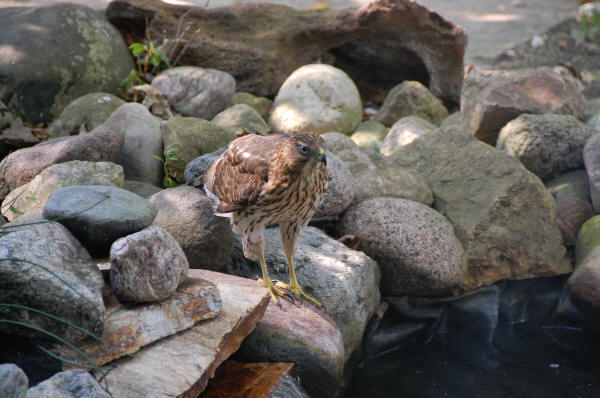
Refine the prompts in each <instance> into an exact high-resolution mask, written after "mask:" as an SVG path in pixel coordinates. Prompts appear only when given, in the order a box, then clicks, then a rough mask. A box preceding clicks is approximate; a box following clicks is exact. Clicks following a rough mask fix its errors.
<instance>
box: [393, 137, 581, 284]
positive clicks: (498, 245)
mask: <svg viewBox="0 0 600 398" xmlns="http://www.w3.org/2000/svg"><path fill="white" fill-rule="evenodd" d="M392 158H393V160H394V161H396V162H397V163H398V164H399V165H402V166H404V167H411V168H414V169H416V170H417V171H418V172H419V173H421V175H422V176H423V177H425V179H426V180H427V182H428V183H429V185H430V186H431V189H432V190H433V194H434V197H435V201H434V208H435V209H436V210H437V211H439V212H440V213H442V214H443V215H444V216H446V218H448V220H449V221H450V222H451V223H452V225H453V226H454V230H455V232H456V236H457V238H458V239H459V240H460V241H461V243H462V244H463V247H464V248H465V251H466V261H467V273H466V276H465V279H464V281H463V283H462V284H461V286H460V288H461V289H462V290H470V289H474V288H476V287H479V286H483V285H489V284H492V283H494V282H496V281H498V280H501V279H507V278H514V279H523V278H531V277H535V276H548V275H556V274H562V273H566V272H569V271H570V269H571V266H570V264H569V262H568V260H567V258H566V257H565V247H564V246H563V245H562V236H561V233H560V231H559V229H558V227H557V225H556V216H555V211H556V209H555V203H554V198H553V197H552V195H551V194H550V193H549V192H548V190H547V189H546V188H545V187H544V185H543V184H542V182H541V181H540V180H539V178H537V177H536V176H535V175H533V174H532V173H530V172H529V171H528V170H526V169H525V167H523V165H522V164H521V163H520V162H519V161H518V160H517V159H515V158H513V157H511V156H509V155H507V154H506V153H504V152H501V151H498V150H496V149H495V148H492V147H490V146H489V145H487V144H484V143H482V142H479V141H478V140H476V139H475V138H473V137H472V136H471V135H470V134H468V133H467V132H464V131H463V130H462V128H460V127H459V128H456V127H449V128H445V129H440V130H436V131H433V132H431V133H429V134H426V135H425V136H423V137H421V138H420V139H417V140H415V141H413V142H412V143H411V144H409V145H407V146H404V147H402V148H400V149H399V150H398V151H396V153H395V154H394V155H393V157H392Z"/></svg>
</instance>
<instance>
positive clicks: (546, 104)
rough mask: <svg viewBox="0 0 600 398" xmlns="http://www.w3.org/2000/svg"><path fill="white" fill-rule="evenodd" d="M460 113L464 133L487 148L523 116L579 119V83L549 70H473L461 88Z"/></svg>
mask: <svg viewBox="0 0 600 398" xmlns="http://www.w3.org/2000/svg"><path fill="white" fill-rule="evenodd" d="M460 112H461V115H462V118H463V121H464V124H465V126H466V128H467V131H468V132H469V133H470V134H472V135H474V136H475V137H476V138H478V139H480V140H482V141H484V142H487V143H488V144H490V145H495V144H496V138H497V137H498V132H499V131H500V129H501V128H502V127H504V125H506V123H508V122H509V121H511V120H513V119H515V118H517V117H518V116H519V115H521V114H524V113H530V114H544V113H560V114H565V115H573V116H575V117H580V116H582V115H583V113H584V112H585V99H584V97H583V93H582V91H581V89H580V87H579V82H578V81H577V80H576V79H574V78H570V77H567V76H563V75H559V74H557V73H556V72H554V71H553V70H552V68H539V69H519V70H510V71H508V70H491V71H481V70H478V69H473V70H471V71H470V72H469V74H467V76H466V77H465V80H464V84H463V91H462V96H461V102H460Z"/></svg>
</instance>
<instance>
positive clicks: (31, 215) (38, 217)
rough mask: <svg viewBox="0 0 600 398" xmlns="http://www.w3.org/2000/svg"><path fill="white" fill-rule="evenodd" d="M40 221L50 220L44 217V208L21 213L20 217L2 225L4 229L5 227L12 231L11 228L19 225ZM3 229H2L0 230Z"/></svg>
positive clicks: (6, 229) (5, 229)
mask: <svg viewBox="0 0 600 398" xmlns="http://www.w3.org/2000/svg"><path fill="white" fill-rule="evenodd" d="M40 221H44V222H46V221H48V220H46V219H45V218H44V217H42V210H34V211H30V212H28V213H25V214H23V215H20V216H19V217H17V218H15V219H14V220H12V221H11V222H9V223H6V224H4V225H3V226H2V229H4V231H10V230H11V228H13V227H15V226H17V225H25V224H33V223H38V222H40ZM2 229H0V231H1V230H2Z"/></svg>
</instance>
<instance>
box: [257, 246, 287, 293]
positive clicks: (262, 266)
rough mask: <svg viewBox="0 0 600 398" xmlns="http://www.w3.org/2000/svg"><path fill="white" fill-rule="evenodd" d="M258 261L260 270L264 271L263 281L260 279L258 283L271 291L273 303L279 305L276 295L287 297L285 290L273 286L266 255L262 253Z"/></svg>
mask: <svg viewBox="0 0 600 398" xmlns="http://www.w3.org/2000/svg"><path fill="white" fill-rule="evenodd" d="M258 260H259V262H260V269H261V270H262V274H263V277H262V279H259V280H258V283H260V284H261V285H263V286H264V287H266V288H267V289H269V293H270V294H271V298H272V299H273V302H274V303H275V304H277V297H276V296H275V295H277V296H281V297H286V294H285V292H284V291H283V290H281V289H278V288H277V287H275V285H274V284H273V281H272V280H271V277H270V276H269V272H268V271H267V262H266V261H265V254H264V253H260V256H258Z"/></svg>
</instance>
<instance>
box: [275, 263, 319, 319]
mask: <svg viewBox="0 0 600 398" xmlns="http://www.w3.org/2000/svg"><path fill="white" fill-rule="evenodd" d="M287 260H288V265H289V268H290V283H289V284H287V283H283V282H277V286H279V287H280V288H282V289H285V290H287V291H289V292H291V293H293V294H294V296H296V297H300V296H302V297H304V299H305V300H307V301H310V302H311V303H313V304H314V305H316V306H317V307H319V308H321V307H322V306H323V305H322V304H321V303H320V302H318V301H317V300H316V299H314V298H312V297H310V296H309V295H308V294H306V293H304V292H303V291H302V288H301V287H300V284H299V283H298V280H297V279H296V271H295V270H294V258H293V257H288V258H287Z"/></svg>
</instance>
